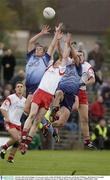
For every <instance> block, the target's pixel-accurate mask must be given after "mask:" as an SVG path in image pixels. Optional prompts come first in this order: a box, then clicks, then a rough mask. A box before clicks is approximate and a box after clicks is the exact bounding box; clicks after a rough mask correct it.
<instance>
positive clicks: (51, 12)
mask: <svg viewBox="0 0 110 180" xmlns="http://www.w3.org/2000/svg"><path fill="white" fill-rule="evenodd" d="M55 14H56V13H55V10H54V9H53V8H51V7H46V8H45V9H44V10H43V16H44V17H45V18H46V19H53V18H54V17H55Z"/></svg>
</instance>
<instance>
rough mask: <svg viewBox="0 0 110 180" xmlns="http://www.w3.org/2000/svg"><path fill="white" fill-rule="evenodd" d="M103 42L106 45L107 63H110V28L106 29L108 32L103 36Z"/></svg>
mask: <svg viewBox="0 0 110 180" xmlns="http://www.w3.org/2000/svg"><path fill="white" fill-rule="evenodd" d="M102 43H103V46H104V56H105V60H106V62H107V63H110V29H108V30H107V31H106V34H105V35H104V36H103V37H102Z"/></svg>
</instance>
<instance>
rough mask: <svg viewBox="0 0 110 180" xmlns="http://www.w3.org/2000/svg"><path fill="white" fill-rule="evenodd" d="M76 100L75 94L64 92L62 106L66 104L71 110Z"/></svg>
mask: <svg viewBox="0 0 110 180" xmlns="http://www.w3.org/2000/svg"><path fill="white" fill-rule="evenodd" d="M74 102H75V96H74V95H73V94H68V93H64V99H63V101H62V102H61V103H60V107H62V106H65V107H66V108H67V109H68V110H69V111H71V110H72V106H73V103H74Z"/></svg>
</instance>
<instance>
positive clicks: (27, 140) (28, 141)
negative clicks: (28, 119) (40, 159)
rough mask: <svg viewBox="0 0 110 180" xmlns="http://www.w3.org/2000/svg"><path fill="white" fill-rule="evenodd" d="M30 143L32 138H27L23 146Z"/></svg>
mask: <svg viewBox="0 0 110 180" xmlns="http://www.w3.org/2000/svg"><path fill="white" fill-rule="evenodd" d="M31 141H32V137H31V136H27V138H26V141H25V144H27V145H29V144H30V143H31Z"/></svg>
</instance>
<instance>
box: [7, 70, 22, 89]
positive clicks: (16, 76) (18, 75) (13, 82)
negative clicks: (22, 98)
mask: <svg viewBox="0 0 110 180" xmlns="http://www.w3.org/2000/svg"><path fill="white" fill-rule="evenodd" d="M24 78H25V72H24V71H23V70H22V69H20V70H19V71H18V73H17V74H16V75H15V76H14V77H13V78H12V79H11V81H10V83H11V84H12V86H13V88H15V85H16V83H17V82H18V81H21V82H22V81H24Z"/></svg>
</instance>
